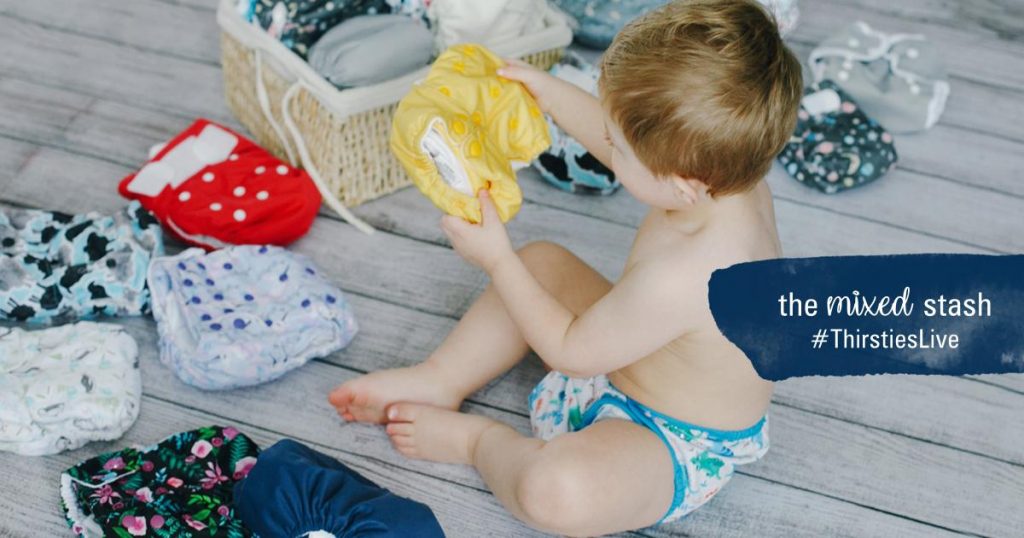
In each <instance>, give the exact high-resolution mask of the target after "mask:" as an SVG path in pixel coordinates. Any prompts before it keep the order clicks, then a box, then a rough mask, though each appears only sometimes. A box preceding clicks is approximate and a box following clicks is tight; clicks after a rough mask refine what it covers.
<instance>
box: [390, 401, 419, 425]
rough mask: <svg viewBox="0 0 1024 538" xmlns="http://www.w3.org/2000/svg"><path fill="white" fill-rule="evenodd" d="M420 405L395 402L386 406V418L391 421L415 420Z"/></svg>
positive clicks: (417, 416)
mask: <svg viewBox="0 0 1024 538" xmlns="http://www.w3.org/2000/svg"><path fill="white" fill-rule="evenodd" d="M421 407H422V406H420V405H416V404H407V403H396V404H394V405H392V406H391V407H388V420H389V421H391V422H416V419H417V418H419V415H420V411H421Z"/></svg>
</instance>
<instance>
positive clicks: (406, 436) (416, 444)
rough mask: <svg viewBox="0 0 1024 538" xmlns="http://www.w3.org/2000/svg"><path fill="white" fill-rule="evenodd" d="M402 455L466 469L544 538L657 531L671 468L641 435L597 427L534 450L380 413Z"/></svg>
mask: <svg viewBox="0 0 1024 538" xmlns="http://www.w3.org/2000/svg"><path fill="white" fill-rule="evenodd" d="M389 417H391V419H392V422H390V423H389V424H388V427H387V431H388V435H390V436H391V439H392V441H393V443H394V445H395V447H396V448H397V449H398V450H399V451H400V452H402V453H403V454H405V455H407V456H409V457H413V458H420V459H427V460H431V461H442V462H449V463H465V464H470V465H473V466H475V467H476V469H477V471H479V472H480V475H481V476H482V477H483V479H484V482H486V483H487V486H488V487H490V488H491V490H492V491H493V492H494V495H495V496H496V497H497V498H498V500H500V501H501V503H502V504H503V505H504V506H505V508H507V509H508V510H509V511H510V512H512V514H514V515H515V516H516V517H518V518H519V519H521V520H523V521H525V522H526V523H527V524H529V525H530V526H532V527H535V528H537V529H540V530H543V531H545V532H549V533H554V534H564V535H569V536H595V535H601V534H609V533H614V532H621V531H626V530H632V529H639V528H642V527H647V526H650V525H652V524H654V523H657V522H658V521H659V520H660V519H661V518H662V517H663V516H664V515H665V513H666V512H668V509H669V505H670V504H671V503H672V498H673V493H674V491H675V483H674V467H673V464H672V458H671V456H670V453H669V450H668V448H667V447H666V446H665V444H664V443H663V442H662V441H661V439H659V438H658V436H657V435H656V434H655V433H653V432H651V431H650V430H648V429H646V428H644V427H642V426H639V425H637V424H634V423H632V422H628V421H624V420H604V421H601V422H597V423H595V424H593V425H591V426H589V427H587V428H585V429H583V430H581V431H578V432H574V433H567V434H563V435H560V436H558V437H555V438H554V439H552V440H551V441H547V442H545V441H543V440H540V439H534V438H530V437H525V436H523V435H521V434H520V433H518V432H516V431H515V430H513V429H512V428H510V427H508V426H506V425H505V424H502V423H500V422H497V421H495V420H492V419H489V418H486V417H482V416H479V415H469V414H464V413H457V412H454V411H449V410H445V409H440V408H437V407H432V406H428V405H419V404H396V405H394V406H392V407H391V408H390V409H389Z"/></svg>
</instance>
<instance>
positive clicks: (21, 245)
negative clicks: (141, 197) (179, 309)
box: [0, 202, 163, 323]
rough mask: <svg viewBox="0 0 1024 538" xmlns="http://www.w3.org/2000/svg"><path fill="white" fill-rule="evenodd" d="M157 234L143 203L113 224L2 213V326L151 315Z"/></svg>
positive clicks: (92, 217)
mask: <svg viewBox="0 0 1024 538" xmlns="http://www.w3.org/2000/svg"><path fill="white" fill-rule="evenodd" d="M162 252H163V241H162V235H161V233H160V226H159V224H158V223H157V222H156V219H155V218H153V215H151V214H150V213H149V212H148V211H146V210H145V209H143V208H142V207H141V206H140V205H139V203H138V202H133V203H131V204H129V205H128V207H127V208H125V209H123V210H121V211H118V212H117V213H116V214H114V215H111V216H104V215H100V214H98V213H87V214H84V215H68V214H66V213H56V212H50V211H38V210H32V209H2V210H0V319H9V320H15V321H27V322H39V323H54V322H55V323H66V322H69V321H74V320H76V319H87V318H93V317H97V316H137V315H140V314H144V313H147V312H149V291H148V290H147V289H146V268H147V267H149V261H150V258H151V257H153V256H156V255H159V254H161V253H162Z"/></svg>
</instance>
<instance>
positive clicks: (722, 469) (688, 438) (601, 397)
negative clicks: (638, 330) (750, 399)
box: [530, 372, 768, 523]
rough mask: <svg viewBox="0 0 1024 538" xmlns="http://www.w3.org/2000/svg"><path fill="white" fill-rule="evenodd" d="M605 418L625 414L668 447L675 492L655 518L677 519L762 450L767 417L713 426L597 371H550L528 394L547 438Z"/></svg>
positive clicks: (537, 431)
mask: <svg viewBox="0 0 1024 538" xmlns="http://www.w3.org/2000/svg"><path fill="white" fill-rule="evenodd" d="M607 419H621V420H628V421H630V422H634V423H636V424H639V425H641V426H643V427H645V428H647V429H649V430H651V431H652V432H654V433H655V434H657V436H658V437H659V438H660V439H661V440H662V441H663V442H664V443H665V446H666V447H668V449H669V452H671V453H672V460H673V466H674V467H675V497H674V498H673V499H672V505H671V506H670V507H669V509H668V513H666V514H665V517H663V518H662V520H661V521H660V522H659V523H665V522H669V521H673V520H676V519H679V518H681V517H683V516H685V515H687V514H689V513H690V512H693V511H694V510H696V509H697V508H699V507H701V506H702V505H703V504H704V503H706V502H708V501H709V500H710V499H711V497H713V496H714V495H715V494H716V493H718V491H719V490H720V489H721V488H722V486H724V485H725V483H726V482H728V481H729V479H730V478H732V474H733V471H734V470H735V467H736V466H737V465H742V464H745V463H752V462H754V461H756V460H758V459H759V458H760V457H761V456H763V455H764V454H765V452H767V451H768V417H767V416H765V417H764V418H762V419H761V420H760V421H758V422H757V424H754V425H753V426H751V427H749V428H747V429H744V430H730V431H723V430H713V429H710V428H704V427H701V426H695V425H693V424H687V423H686V422H683V421H681V420H677V419H674V418H672V417H669V416H666V415H663V414H661V413H659V412H657V411H655V410H653V409H650V408H648V407H646V406H644V405H642V404H640V403H639V402H637V401H635V400H633V399H631V398H629V397H628V396H626V395H625V394H623V393H622V392H620V391H619V390H618V389H617V388H615V387H614V386H613V385H612V384H611V382H610V381H608V378H607V377H606V376H603V375H599V376H597V377H592V378H589V379H575V378H571V377H568V376H566V375H564V374H561V373H559V372H550V373H549V374H548V375H547V376H545V377H544V379H542V380H541V382H540V383H539V384H538V385H537V386H536V387H535V388H534V389H533V392H532V393H531V394H530V424H531V425H532V426H533V434H534V436H536V437H538V438H541V439H544V440H550V439H551V438H553V437H555V436H557V435H559V434H563V433H569V432H574V431H579V430H582V429H583V428H586V427H587V426H589V425H591V424H593V423H595V422H598V421H601V420H607Z"/></svg>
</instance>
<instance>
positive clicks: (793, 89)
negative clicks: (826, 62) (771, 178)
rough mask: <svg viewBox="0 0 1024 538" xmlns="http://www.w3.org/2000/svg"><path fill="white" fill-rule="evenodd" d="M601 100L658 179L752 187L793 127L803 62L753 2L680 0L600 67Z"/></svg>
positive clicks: (617, 46) (630, 29) (636, 27)
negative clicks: (681, 179)
mask: <svg viewBox="0 0 1024 538" xmlns="http://www.w3.org/2000/svg"><path fill="white" fill-rule="evenodd" d="M600 87H601V91H602V99H603V100H604V102H605V104H606V105H607V107H608V109H609V110H610V112H611V116H612V119H613V120H614V121H615V122H616V124H618V126H619V127H620V128H621V129H622V132H623V134H624V135H625V137H626V141H627V142H629V145H630V147H632V148H633V151H634V152H635V153H636V155H637V157H638V158H639V159H640V162H642V163H643V164H644V165H645V166H646V167H647V168H648V169H650V171H651V172H653V173H654V174H655V175H657V176H668V175H672V174H678V175H679V176H682V177H684V178H688V179H699V180H701V181H703V182H704V183H706V184H707V185H708V187H709V192H710V193H711V194H712V195H716V194H730V193H736V192H741V191H744V190H747V189H749V188H750V187H752V186H753V185H754V184H756V183H757V182H758V181H759V180H760V179H761V178H762V177H764V175H765V174H766V173H767V172H768V169H769V167H770V166H771V162H772V159H773V158H775V156H776V155H778V153H779V152H780V151H782V147H783V145H785V143H786V141H787V140H788V139H789V137H790V135H791V134H792V133H793V128H794V126H795V123H796V112H797V109H798V107H799V102H800V97H801V95H802V88H803V82H802V77H801V72H800V62H799V61H797V59H796V57H795V56H794V55H793V53H792V52H790V51H789V49H788V48H786V46H785V44H784V43H783V42H782V38H781V36H780V35H779V31H778V28H777V27H776V25H775V21H774V19H773V18H772V17H771V16H770V15H769V14H768V13H767V12H766V11H765V9H764V8H763V7H761V6H760V5H759V4H757V3H756V2H754V1H753V0H685V1H675V2H670V3H669V4H667V5H665V6H663V7H661V8H659V9H656V10H654V11H651V12H650V13H648V14H647V15H645V16H643V17H641V18H639V19H637V20H635V21H633V22H632V23H630V24H629V25H628V26H626V27H625V28H624V29H623V30H622V32H620V33H619V35H618V36H616V38H615V41H614V42H613V43H612V45H611V47H609V49H608V51H607V52H605V54H604V57H603V59H602V65H601V79H600Z"/></svg>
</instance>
